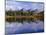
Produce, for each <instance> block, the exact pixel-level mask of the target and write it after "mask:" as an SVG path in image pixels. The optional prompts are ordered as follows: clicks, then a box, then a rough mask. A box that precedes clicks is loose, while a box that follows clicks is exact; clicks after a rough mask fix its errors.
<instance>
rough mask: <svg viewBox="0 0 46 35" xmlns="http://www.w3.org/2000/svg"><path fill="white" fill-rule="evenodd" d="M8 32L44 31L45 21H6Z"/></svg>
mask: <svg viewBox="0 0 46 35" xmlns="http://www.w3.org/2000/svg"><path fill="white" fill-rule="evenodd" d="M5 27H6V32H5V33H6V34H7V35H8V34H23V33H37V32H44V22H43V21H40V20H35V21H30V22H28V21H23V22H17V21H16V22H6V26H5Z"/></svg>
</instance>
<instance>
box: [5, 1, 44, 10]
mask: <svg viewBox="0 0 46 35" xmlns="http://www.w3.org/2000/svg"><path fill="white" fill-rule="evenodd" d="M17 1H25V2H17ZM31 2H43V0H35V1H33V0H6V10H9V9H12V10H20V9H22V8H24V9H25V10H28V9H31V10H35V9H38V10H43V6H44V5H43V4H42V3H31Z"/></svg>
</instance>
